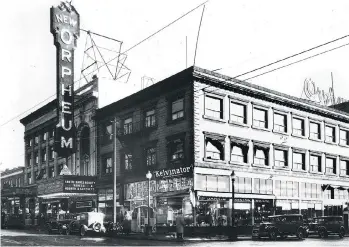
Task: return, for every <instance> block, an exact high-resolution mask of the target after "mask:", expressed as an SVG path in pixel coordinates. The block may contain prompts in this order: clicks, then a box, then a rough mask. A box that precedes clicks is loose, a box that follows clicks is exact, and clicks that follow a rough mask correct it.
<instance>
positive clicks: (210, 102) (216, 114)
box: [205, 95, 224, 119]
mask: <svg viewBox="0 0 349 247" xmlns="http://www.w3.org/2000/svg"><path fill="white" fill-rule="evenodd" d="M205 115H206V116H209V117H213V118H217V119H223V118H224V117H223V99H222V98H217V97H214V96H210V95H206V97H205Z"/></svg>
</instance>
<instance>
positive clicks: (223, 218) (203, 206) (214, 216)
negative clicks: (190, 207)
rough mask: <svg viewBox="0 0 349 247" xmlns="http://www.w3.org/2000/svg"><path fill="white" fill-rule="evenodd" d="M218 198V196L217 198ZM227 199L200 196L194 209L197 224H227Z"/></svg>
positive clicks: (203, 225)
mask: <svg viewBox="0 0 349 247" xmlns="http://www.w3.org/2000/svg"><path fill="white" fill-rule="evenodd" d="M217 199H219V198H217ZM228 202H229V199H220V200H213V199H211V198H207V200H206V198H204V197H203V198H201V200H200V201H199V205H198V207H197V211H196V222H197V225H198V226H201V227H205V226H220V225H222V226H227V225H228V211H229V207H228V204H229V203H228Z"/></svg>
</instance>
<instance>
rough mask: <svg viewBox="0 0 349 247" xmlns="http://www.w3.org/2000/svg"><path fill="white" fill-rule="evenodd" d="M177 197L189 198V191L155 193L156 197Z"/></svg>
mask: <svg viewBox="0 0 349 247" xmlns="http://www.w3.org/2000/svg"><path fill="white" fill-rule="evenodd" d="M175 196H189V189H185V190H178V191H168V192H157V193H154V197H175Z"/></svg>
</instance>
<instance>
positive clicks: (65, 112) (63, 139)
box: [51, 2, 80, 157]
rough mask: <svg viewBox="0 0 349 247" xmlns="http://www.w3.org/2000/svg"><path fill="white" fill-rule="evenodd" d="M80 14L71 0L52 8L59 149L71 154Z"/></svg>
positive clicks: (73, 140)
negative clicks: (75, 54)
mask: <svg viewBox="0 0 349 247" xmlns="http://www.w3.org/2000/svg"><path fill="white" fill-rule="evenodd" d="M79 26H80V17H79V13H78V12H77V11H76V10H75V8H74V7H73V6H72V5H71V4H70V3H67V2H61V3H60V5H59V6H58V7H52V8H51V33H52V34H53V36H54V44H55V46H56V49H57V115H58V116H57V117H58V119H57V127H56V135H55V151H56V152H57V153H58V156H59V157H67V156H69V155H71V154H72V153H73V152H74V150H75V128H74V48H75V46H76V40H77V38H78V37H79V34H80V32H79Z"/></svg>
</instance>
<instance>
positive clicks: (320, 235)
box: [319, 229, 327, 238]
mask: <svg viewBox="0 0 349 247" xmlns="http://www.w3.org/2000/svg"><path fill="white" fill-rule="evenodd" d="M319 237H320V238H327V232H326V230H325V229H320V230H319Z"/></svg>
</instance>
